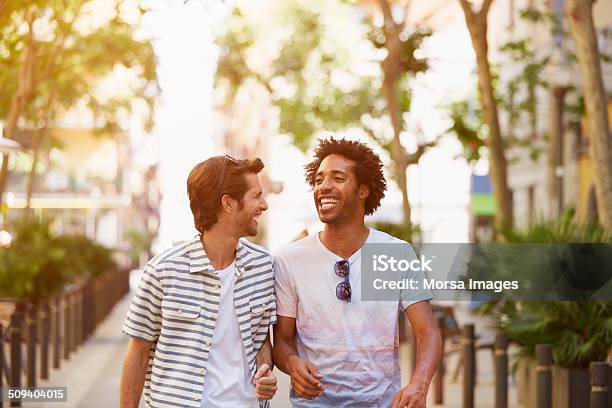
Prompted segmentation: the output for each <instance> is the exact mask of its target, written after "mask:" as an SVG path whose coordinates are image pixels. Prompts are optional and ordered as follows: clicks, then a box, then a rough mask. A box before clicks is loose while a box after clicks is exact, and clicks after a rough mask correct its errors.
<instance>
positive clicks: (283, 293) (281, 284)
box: [274, 256, 298, 318]
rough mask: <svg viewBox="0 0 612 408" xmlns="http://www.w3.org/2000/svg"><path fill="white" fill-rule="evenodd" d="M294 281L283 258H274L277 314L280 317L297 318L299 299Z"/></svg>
mask: <svg viewBox="0 0 612 408" xmlns="http://www.w3.org/2000/svg"><path fill="white" fill-rule="evenodd" d="M294 282H295V281H294V280H293V278H292V276H291V273H290V272H289V270H288V268H287V264H286V263H285V261H284V260H283V259H282V258H281V257H278V256H276V257H275V258H274V288H275V290H276V313H277V314H278V315H279V316H286V317H293V318H296V317H297V303H298V298H297V295H296V293H295V289H294Z"/></svg>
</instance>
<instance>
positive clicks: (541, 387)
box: [535, 344, 552, 408]
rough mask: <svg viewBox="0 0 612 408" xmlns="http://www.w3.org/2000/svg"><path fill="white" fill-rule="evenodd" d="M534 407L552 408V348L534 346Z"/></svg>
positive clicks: (539, 345)
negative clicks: (535, 362) (535, 363)
mask: <svg viewBox="0 0 612 408" xmlns="http://www.w3.org/2000/svg"><path fill="white" fill-rule="evenodd" d="M535 351H536V361H537V366H536V387H537V388H536V407H537V408H551V407H552V372H551V371H552V346H551V345H550V344H538V345H537V346H536V350H535Z"/></svg>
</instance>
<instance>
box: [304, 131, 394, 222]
mask: <svg viewBox="0 0 612 408" xmlns="http://www.w3.org/2000/svg"><path fill="white" fill-rule="evenodd" d="M330 154H338V155H340V156H343V157H346V158H347V159H349V160H352V161H353V162H355V166H353V171H354V172H355V175H356V176H357V180H358V181H359V183H360V184H363V185H366V186H367V187H368V188H369V189H370V195H369V196H368V197H367V198H366V200H365V214H366V215H371V214H373V213H374V211H376V210H377V209H378V207H380V201H381V200H382V199H383V197H384V196H385V190H386V189H387V182H386V180H385V176H384V175H383V170H382V169H383V164H382V162H381V161H380V157H378V155H377V154H376V153H374V151H372V149H370V148H369V147H368V146H367V145H366V144H364V143H361V142H358V141H353V140H346V139H334V138H333V137H332V138H329V139H321V140H319V144H318V145H317V147H316V148H315V151H314V159H313V160H312V161H311V162H310V163H308V164H307V165H305V166H304V169H305V170H306V182H307V183H308V184H309V185H310V187H314V184H315V176H316V174H317V171H318V170H319V166H320V165H321V162H322V161H323V159H325V158H326V157H327V156H329V155H330Z"/></svg>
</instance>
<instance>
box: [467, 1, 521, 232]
mask: <svg viewBox="0 0 612 408" xmlns="http://www.w3.org/2000/svg"><path fill="white" fill-rule="evenodd" d="M491 2H492V0H485V1H484V2H483V6H482V7H481V10H480V11H479V12H478V13H475V12H474V11H473V10H472V6H471V4H470V3H469V2H468V1H467V0H460V3H461V6H462V8H463V11H464V14H465V21H466V25H467V28H468V31H469V33H470V38H471V40H472V46H473V47H474V52H475V54H476V68H477V71H478V91H479V93H480V99H481V102H482V110H483V113H484V121H485V123H486V124H487V126H488V128H489V134H488V135H487V146H488V147H489V152H490V160H489V162H490V163H489V168H490V171H489V173H490V177H491V185H492V187H493V195H494V197H495V207H496V209H495V229H496V234H499V233H501V232H503V231H505V230H507V229H509V228H510V227H512V195H511V193H510V189H509V187H508V174H507V173H508V164H507V161H506V156H505V155H504V146H503V140H502V136H501V130H500V126H499V117H498V113H497V102H496V100H495V93H494V90H493V80H492V77H491V69H490V66H489V59H488V55H487V54H488V43H487V13H488V9H489V7H490V5H491Z"/></svg>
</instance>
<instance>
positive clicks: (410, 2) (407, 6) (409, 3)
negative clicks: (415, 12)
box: [399, 0, 412, 31]
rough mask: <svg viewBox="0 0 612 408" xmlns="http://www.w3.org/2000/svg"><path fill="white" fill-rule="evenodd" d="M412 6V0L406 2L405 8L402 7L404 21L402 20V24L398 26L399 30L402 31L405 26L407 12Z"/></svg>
mask: <svg viewBox="0 0 612 408" xmlns="http://www.w3.org/2000/svg"><path fill="white" fill-rule="evenodd" d="M411 5H412V0H408V1H407V2H406V7H404V19H403V20H402V23H401V24H400V25H399V30H400V31H402V30H403V29H404V27H405V26H406V24H407V23H408V14H409V13H408V11H409V10H410V6H411Z"/></svg>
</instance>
